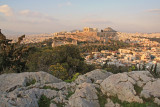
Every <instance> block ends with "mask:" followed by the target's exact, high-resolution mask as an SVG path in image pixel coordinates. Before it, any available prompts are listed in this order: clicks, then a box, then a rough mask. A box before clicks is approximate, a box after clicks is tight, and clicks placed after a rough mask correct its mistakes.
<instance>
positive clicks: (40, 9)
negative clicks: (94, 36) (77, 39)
mask: <svg viewBox="0 0 160 107" xmlns="http://www.w3.org/2000/svg"><path fill="white" fill-rule="evenodd" d="M85 26H88V27H97V28H99V29H104V28H106V27H108V26H110V27H112V28H113V29H115V30H117V31H121V32H148V33H150V32H160V0H0V29H5V30H8V31H14V32H36V33H53V32H58V31H64V30H66V31H70V30H74V29H82V28H83V27H85Z"/></svg>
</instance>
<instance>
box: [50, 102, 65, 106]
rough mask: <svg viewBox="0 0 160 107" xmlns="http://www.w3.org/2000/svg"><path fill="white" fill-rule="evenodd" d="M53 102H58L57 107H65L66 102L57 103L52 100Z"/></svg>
mask: <svg viewBox="0 0 160 107" xmlns="http://www.w3.org/2000/svg"><path fill="white" fill-rule="evenodd" d="M52 103H54V104H56V106H57V107H64V106H65V104H64V103H56V102H55V101H52Z"/></svg>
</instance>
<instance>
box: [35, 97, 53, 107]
mask: <svg viewBox="0 0 160 107" xmlns="http://www.w3.org/2000/svg"><path fill="white" fill-rule="evenodd" d="M50 103H51V99H49V98H47V97H46V96H45V95H41V97H40V99H39V101H38V105H39V107H49V106H50Z"/></svg>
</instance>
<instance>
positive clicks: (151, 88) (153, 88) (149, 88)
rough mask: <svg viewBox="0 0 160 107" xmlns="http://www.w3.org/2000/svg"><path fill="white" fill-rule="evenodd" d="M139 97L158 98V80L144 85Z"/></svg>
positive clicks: (159, 82)
mask: <svg viewBox="0 0 160 107" xmlns="http://www.w3.org/2000/svg"><path fill="white" fill-rule="evenodd" d="M141 96H143V97H145V98H149V97H152V96H154V97H157V98H160V79H157V80H155V81H153V82H152V81H149V82H148V83H146V85H145V86H144V87H143V90H142V92H141Z"/></svg>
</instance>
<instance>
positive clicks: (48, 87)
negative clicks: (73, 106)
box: [42, 85, 59, 91]
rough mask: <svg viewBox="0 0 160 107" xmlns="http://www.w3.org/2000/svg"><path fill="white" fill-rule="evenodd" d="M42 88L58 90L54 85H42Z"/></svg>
mask: <svg viewBox="0 0 160 107" xmlns="http://www.w3.org/2000/svg"><path fill="white" fill-rule="evenodd" d="M42 89H51V90H55V91H59V89H58V88H54V87H51V86H46V85H45V86H43V87H42Z"/></svg>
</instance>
